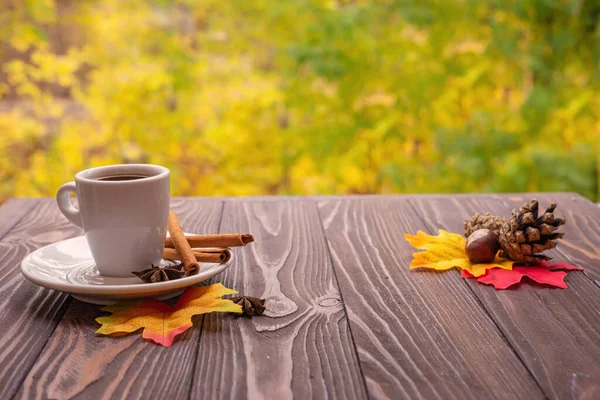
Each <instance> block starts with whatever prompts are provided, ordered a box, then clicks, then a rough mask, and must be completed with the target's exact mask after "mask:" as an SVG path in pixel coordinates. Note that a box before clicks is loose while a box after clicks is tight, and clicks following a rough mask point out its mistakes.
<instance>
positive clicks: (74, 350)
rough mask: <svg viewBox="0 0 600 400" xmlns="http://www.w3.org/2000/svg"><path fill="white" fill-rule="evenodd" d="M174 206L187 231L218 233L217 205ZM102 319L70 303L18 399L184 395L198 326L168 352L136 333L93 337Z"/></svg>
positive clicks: (92, 309)
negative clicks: (99, 320) (98, 321)
mask: <svg viewBox="0 0 600 400" xmlns="http://www.w3.org/2000/svg"><path fill="white" fill-rule="evenodd" d="M172 206H173V208H174V209H175V210H176V211H177V213H178V215H179V217H180V219H181V223H182V226H183V228H184V229H185V230H186V231H188V232H198V233H209V232H217V229H218V226H219V221H220V217H221V212H222V202H221V201H218V200H203V199H187V200H185V201H184V200H182V199H174V200H173V202H172ZM47 307H50V306H49V305H48V306H47ZM102 314H103V313H102V311H100V306H95V305H91V304H86V303H82V302H79V301H77V300H73V303H72V304H71V306H70V307H69V308H68V310H67V312H66V314H65V316H64V318H63V320H62V321H61V322H60V324H59V325H58V326H57V328H56V330H55V332H54V333H53V335H52V336H51V337H50V339H49V340H48V343H47V345H46V346H45V347H44V349H43V351H42V352H41V354H40V356H39V358H38V360H37V362H36V363H35V365H33V367H32V368H31V370H30V371H29V373H28V374H27V377H26V379H25V381H24V383H23V385H22V386H21V389H20V391H19V393H18V395H17V398H22V399H33V398H59V399H67V398H68V399H71V398H106V399H119V398H127V399H148V398H172V399H178V398H186V397H187V396H188V394H189V390H190V384H191V379H192V372H193V366H194V357H195V355H196V348H197V343H198V340H199V337H200V331H201V330H200V329H199V327H198V326H195V327H194V328H191V329H190V330H188V331H187V332H186V333H184V334H183V335H181V336H180V337H178V338H177V339H175V343H174V344H173V346H172V347H170V348H164V347H162V346H158V345H155V344H152V343H148V342H146V341H144V340H143V339H142V338H141V337H140V335H139V334H133V335H130V336H125V337H119V338H111V337H105V336H99V335H96V334H95V333H94V331H95V330H96V329H97V328H98V324H97V322H96V321H95V318H96V317H98V316H99V315H102ZM27 318H30V316H27ZM198 318H201V317H198ZM196 322H197V325H198V323H199V322H201V321H200V320H198V321H196Z"/></svg>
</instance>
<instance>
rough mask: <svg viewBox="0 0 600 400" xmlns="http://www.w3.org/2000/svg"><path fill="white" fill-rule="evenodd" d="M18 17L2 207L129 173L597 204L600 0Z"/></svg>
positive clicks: (4, 133) (69, 5)
mask: <svg viewBox="0 0 600 400" xmlns="http://www.w3.org/2000/svg"><path fill="white" fill-rule="evenodd" d="M0 7H1V9H0V59H1V61H2V62H1V67H0V201H2V200H3V199H6V198H8V197H10V196H52V195H54V193H55V191H56V190H57V188H58V187H59V186H60V185H61V184H62V183H64V182H66V181H69V180H72V179H73V175H74V174H75V173H76V172H77V171H79V170H81V169H85V168H88V167H92V166H98V165H103V164H110V163H121V162H149V163H156V164H163V165H165V166H167V167H169V168H171V170H172V172H173V179H172V187H173V194H175V195H258V194H330V193H407V192H410V193H417V192H419V193H421V192H438V193H446V192H521V191H576V192H579V193H581V194H583V195H584V196H587V197H588V198H591V199H594V200H597V199H598V135H599V130H600V119H599V113H600V92H599V91H598V89H599V84H600V82H599V56H600V24H599V23H598V21H599V17H600V1H597V0H593V1H590V0H572V1H558V0H557V1H552V0H520V1H511V0H487V1H484V0H462V1H459V0H452V1H451V0H437V1H430V0H402V1H400V0H382V1H361V0H355V1H332V0H285V1H278V0H244V1H233V0H231V1H230V0H198V1H195V0H181V1H158V0H154V1H149V0H128V1H126V0H121V1H119V0H97V1H93V0H85V1H76V0H71V1H66V0H8V1H6V0H5V1H2V3H1V5H0Z"/></svg>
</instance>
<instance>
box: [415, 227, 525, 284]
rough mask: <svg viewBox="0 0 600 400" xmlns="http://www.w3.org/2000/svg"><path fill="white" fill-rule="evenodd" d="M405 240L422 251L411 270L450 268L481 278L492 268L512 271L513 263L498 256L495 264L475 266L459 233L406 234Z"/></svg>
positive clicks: (442, 231) (416, 256)
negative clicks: (434, 234) (462, 270)
mask: <svg viewBox="0 0 600 400" xmlns="http://www.w3.org/2000/svg"><path fill="white" fill-rule="evenodd" d="M404 239H406V241H407V242H408V243H410V244H411V245H412V246H413V247H415V248H417V249H422V250H426V251H421V252H417V253H414V254H413V260H412V262H411V263H410V268H411V269H413V268H433V269H437V270H438V271H444V270H447V269H450V268H454V267H457V268H460V269H464V270H466V271H468V272H469V273H470V274H471V275H473V276H481V275H484V274H485V273H486V271H487V270H488V269H490V268H503V269H508V270H511V269H512V266H513V264H514V262H513V261H510V260H506V259H503V258H500V257H498V256H496V259H495V260H494V262H493V263H490V264H473V263H472V262H471V261H470V260H469V257H468V256H467V253H466V252H465V245H466V243H467V240H466V239H465V238H464V237H463V236H462V235H459V234H457V233H450V232H446V231H445V230H442V229H440V230H439V235H438V236H431V235H428V234H426V233H425V232H423V231H418V232H417V234H416V235H414V236H413V235H409V234H405V235H404Z"/></svg>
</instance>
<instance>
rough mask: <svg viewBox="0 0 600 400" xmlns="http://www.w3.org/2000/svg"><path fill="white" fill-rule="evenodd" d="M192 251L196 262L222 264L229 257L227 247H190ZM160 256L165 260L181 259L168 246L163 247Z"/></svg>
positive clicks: (229, 253) (175, 251)
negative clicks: (196, 248) (197, 248)
mask: <svg viewBox="0 0 600 400" xmlns="http://www.w3.org/2000/svg"><path fill="white" fill-rule="evenodd" d="M192 252H193V253H194V257H196V261H198V262H207V263H219V264H224V263H226V262H227V261H229V259H230V258H231V252H230V251H229V249H202V250H195V249H192ZM162 258H164V259H165V260H181V256H180V255H179V253H178V252H177V250H175V249H170V248H165V249H163V254H162Z"/></svg>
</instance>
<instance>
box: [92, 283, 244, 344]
mask: <svg viewBox="0 0 600 400" xmlns="http://www.w3.org/2000/svg"><path fill="white" fill-rule="evenodd" d="M236 293H237V291H235V290H232V289H228V288H226V287H225V286H223V285H222V284H220V283H216V284H214V285H210V286H200V287H197V286H192V287H189V288H187V289H186V290H185V291H184V292H183V293H182V294H181V296H180V297H179V300H177V303H176V304H175V305H174V306H173V307H170V306H168V305H167V304H165V303H164V302H162V301H159V300H156V299H146V300H142V301H136V302H123V303H117V304H114V305H111V306H106V307H103V308H102V310H103V311H108V312H111V313H112V315H108V316H105V317H99V318H96V321H97V322H98V323H100V324H102V326H101V327H100V328H99V329H98V330H97V331H96V333H100V334H102V335H115V336H116V335H123V334H126V333H131V332H135V331H137V330H139V329H142V328H143V329H144V331H143V333H142V337H144V338H145V339H150V340H152V341H154V342H156V343H158V344H161V345H163V346H165V347H170V346H171V344H172V343H173V339H174V338H175V336H177V335H179V334H180V333H183V332H185V331H186V330H187V329H189V328H191V327H192V325H193V324H192V317H193V316H194V315H199V314H206V313H210V312H233V313H238V314H241V313H242V307H241V306H239V305H237V304H235V303H234V302H232V301H231V300H226V299H222V297H223V296H225V295H228V294H236Z"/></svg>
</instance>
